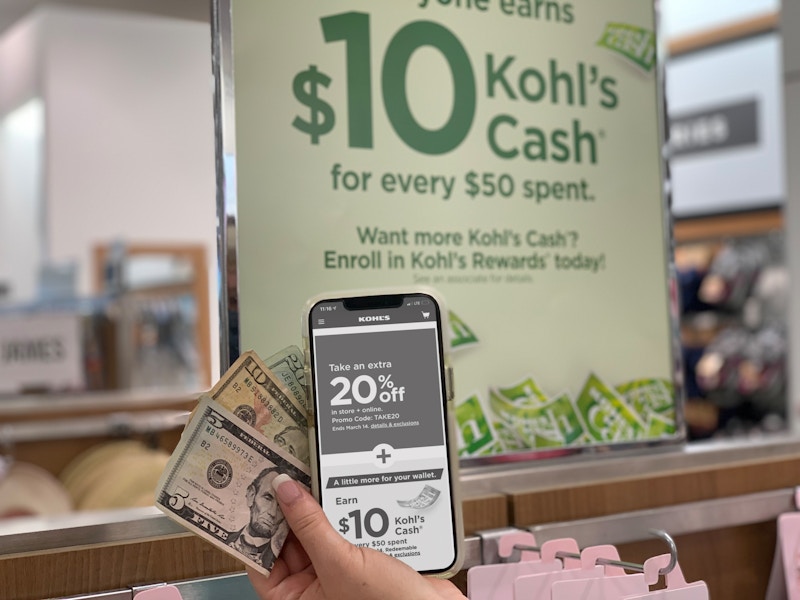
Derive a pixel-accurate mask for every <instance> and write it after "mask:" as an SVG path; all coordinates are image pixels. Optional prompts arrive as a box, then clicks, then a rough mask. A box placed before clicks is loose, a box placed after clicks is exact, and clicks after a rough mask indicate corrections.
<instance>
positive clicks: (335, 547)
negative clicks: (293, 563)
mask: <svg viewBox="0 0 800 600" xmlns="http://www.w3.org/2000/svg"><path fill="white" fill-rule="evenodd" d="M272 488H273V489H274V490H275V494H276V495H277V497H278V503H279V504H280V507H281V511H282V512H283V516H284V517H286V522H287V523H288V524H289V527H291V529H292V531H293V532H294V535H295V537H296V538H297V539H298V541H299V542H300V544H301V545H302V546H303V549H304V550H305V551H306V554H308V557H309V558H310V559H311V562H312V563H313V564H314V565H315V567H317V566H318V565H324V564H326V561H330V560H331V558H332V557H335V556H346V553H347V552H348V550H349V549H350V547H351V546H350V544H348V543H347V541H346V540H345V539H344V538H343V537H342V536H340V535H339V534H338V533H337V532H336V531H335V530H334V529H333V527H331V524H330V522H328V518H327V517H326V516H325V513H324V512H322V507H321V506H320V505H319V504H317V501H316V500H314V498H313V497H312V496H311V494H309V493H308V492H307V491H306V490H305V488H304V487H303V486H301V485H300V484H299V483H297V482H296V481H295V480H293V479H292V478H291V477H289V476H288V475H286V474H284V473H281V474H280V475H278V476H277V477H276V478H275V479H273V480H272ZM317 570H318V571H319V569H317Z"/></svg>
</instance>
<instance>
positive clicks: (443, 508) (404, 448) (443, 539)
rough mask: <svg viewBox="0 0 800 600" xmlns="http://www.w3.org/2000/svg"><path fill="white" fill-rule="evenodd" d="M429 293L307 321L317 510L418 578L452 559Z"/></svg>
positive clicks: (318, 312) (439, 370)
mask: <svg viewBox="0 0 800 600" xmlns="http://www.w3.org/2000/svg"><path fill="white" fill-rule="evenodd" d="M439 313H440V309H439V305H438V304H437V302H436V301H435V300H434V299H433V298H432V297H431V296H428V295H426V294H413V295H403V296H374V297H369V298H353V299H340V300H333V301H323V302H320V303H318V304H316V305H314V306H313V307H312V309H311V314H310V315H309V324H310V328H311V331H310V345H311V371H312V378H313V384H314V390H315V398H316V400H315V403H316V406H315V420H316V436H317V437H316V443H317V460H318V469H317V471H318V481H317V483H318V485H319V496H320V502H321V503H322V507H323V509H324V510H325V513H326V515H327V516H328V519H329V520H330V522H331V524H332V525H333V526H334V528H335V529H337V530H338V531H339V532H340V533H341V534H342V535H343V536H344V537H345V538H346V539H348V540H349V541H350V542H352V543H353V544H356V545H361V546H366V547H369V548H374V549H376V550H381V551H383V552H385V553H386V554H390V555H392V556H394V557H396V558H398V559H400V560H402V561H404V562H405V563H407V564H408V565H409V566H411V567H412V568H414V569H416V570H417V571H420V572H442V571H446V570H447V569H448V568H450V567H451V566H452V565H453V564H454V562H455V560H456V555H457V543H458V542H457V541H456V535H457V529H456V523H455V519H456V516H455V514H454V511H453V497H452V486H451V481H452V477H453V473H452V472H451V469H450V462H449V454H448V452H449V450H448V435H449V432H448V428H447V419H446V412H445V409H446V402H447V398H446V387H445V369H444V365H443V355H442V337H441V336H442V331H441V315H440V314H439Z"/></svg>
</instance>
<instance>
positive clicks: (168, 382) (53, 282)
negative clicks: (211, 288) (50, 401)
mask: <svg viewBox="0 0 800 600" xmlns="http://www.w3.org/2000/svg"><path fill="white" fill-rule="evenodd" d="M144 248H145V250H144V251H143V250H142V247H138V249H137V250H136V252H131V251H130V250H129V247H128V246H126V245H123V244H121V243H119V242H115V243H112V244H109V245H108V246H105V247H102V248H101V250H102V251H98V252H97V253H96V254H97V257H96V262H97V265H96V271H97V272H96V278H95V279H96V288H97V291H96V293H95V294H93V295H92V296H91V297H81V296H80V295H79V294H78V293H77V291H76V287H77V286H76V284H75V281H76V279H77V271H76V266H75V265H74V264H68V265H45V266H43V267H42V268H41V270H40V281H39V286H38V290H39V292H38V295H37V297H36V298H34V299H32V300H30V301H29V302H26V303H24V304H11V305H9V304H3V305H0V401H2V396H6V397H11V396H14V395H17V394H31V393H39V394H47V393H62V392H72V393H76V392H77V393H80V392H86V391H99V390H127V389H142V388H150V389H155V388H170V387H181V388H190V389H196V388H199V387H201V386H202V385H205V384H206V383H207V382H208V381H207V380H208V364H207V362H208V359H207V358H204V357H205V355H206V354H210V351H209V349H208V347H207V346H208V340H207V337H208V325H207V324H205V322H204V321H203V319H204V318H205V316H206V314H205V313H206V312H207V311H206V310H201V309H207V305H208V299H207V296H208V290H207V278H206V277H207V276H206V273H205V263H204V258H203V257H202V255H197V254H196V252H195V251H196V249H195V248H193V247H182V248H175V249H173V248H170V247H156V248H155V249H153V250H152V251H151V248H150V247H144ZM187 257H188V258H187ZM201 315H202V318H201ZM201 321H202V323H201Z"/></svg>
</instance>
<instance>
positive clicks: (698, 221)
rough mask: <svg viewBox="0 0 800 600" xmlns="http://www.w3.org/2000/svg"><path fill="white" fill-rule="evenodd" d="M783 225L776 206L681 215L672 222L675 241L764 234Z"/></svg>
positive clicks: (779, 211)
mask: <svg viewBox="0 0 800 600" xmlns="http://www.w3.org/2000/svg"><path fill="white" fill-rule="evenodd" d="M782 229H783V214H782V211H781V210H780V209H778V208H774V209H769V210H759V211H753V212H746V213H736V214H729V215H719V216H711V217H698V218H693V219H681V220H679V221H676V222H675V223H674V224H673V226H672V232H673V237H674V239H675V242H676V243H678V244H683V243H688V242H701V241H707V240H719V239H721V238H729V237H746V236H751V235H764V234H766V233H771V232H775V231H781V230H782Z"/></svg>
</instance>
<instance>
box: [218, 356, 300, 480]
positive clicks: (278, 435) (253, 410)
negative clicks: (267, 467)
mask: <svg viewBox="0 0 800 600" xmlns="http://www.w3.org/2000/svg"><path fill="white" fill-rule="evenodd" d="M209 396H211V397H212V398H213V399H214V400H216V401H217V402H218V403H219V404H221V405H222V406H223V407H225V408H227V409H228V410H230V411H231V412H232V413H233V414H235V415H236V416H237V417H239V418H240V419H241V420H243V421H244V422H246V423H247V424H249V425H251V426H253V427H255V428H256V429H257V430H258V431H259V432H260V433H261V434H262V435H263V436H264V437H266V438H267V439H268V440H270V441H271V442H274V443H275V444H278V445H279V446H281V447H282V448H284V449H285V450H286V451H287V452H289V453H290V454H292V455H294V456H296V457H297V458H299V459H300V460H301V461H302V462H303V463H305V464H309V456H308V421H307V417H306V410H305V407H303V406H301V405H300V404H299V403H298V402H297V400H295V398H294V396H293V394H292V393H291V392H290V391H289V390H288V389H287V388H286V386H285V385H284V384H283V382H281V381H280V379H279V378H278V377H277V376H276V375H275V373H273V372H272V371H271V370H270V369H269V368H268V367H267V366H266V365H265V364H264V363H263V361H262V360H261V359H260V358H259V356H258V355H257V354H256V353H255V352H253V351H248V352H245V353H244V354H242V355H241V356H240V357H239V358H238V359H237V360H236V362H235V363H233V365H231V367H230V369H228V370H227V371H226V372H225V375H223V377H222V379H221V380H220V381H219V382H217V384H216V385H215V386H214V387H213V388H211V391H210V392H209Z"/></svg>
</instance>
